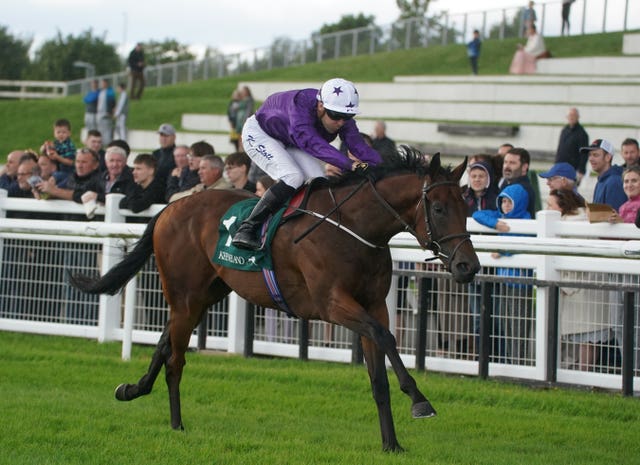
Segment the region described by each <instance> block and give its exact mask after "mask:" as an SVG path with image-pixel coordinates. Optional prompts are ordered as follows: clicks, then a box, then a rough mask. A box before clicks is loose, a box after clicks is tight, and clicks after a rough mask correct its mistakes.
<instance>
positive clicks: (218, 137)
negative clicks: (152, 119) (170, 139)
mask: <svg viewBox="0 0 640 465" xmlns="http://www.w3.org/2000/svg"><path fill="white" fill-rule="evenodd" d="M201 140H205V141H207V142H209V143H210V144H211V145H213V147H214V148H215V149H216V152H219V153H221V154H228V153H231V152H232V151H233V145H231V143H230V142H229V133H228V132H225V133H222V132H214V131H211V130H209V131H206V132H194V131H189V130H187V131H178V132H177V134H176V143H177V144H185V145H191V144H193V143H194V142H198V141H201ZM127 142H128V143H129V146H130V147H131V151H132V153H134V152H135V153H136V154H137V153H142V152H151V151H153V150H155V149H157V148H158V147H159V146H160V143H159V139H158V133H157V132H156V131H146V130H137V129H136V130H130V131H129V134H128V137H127Z"/></svg>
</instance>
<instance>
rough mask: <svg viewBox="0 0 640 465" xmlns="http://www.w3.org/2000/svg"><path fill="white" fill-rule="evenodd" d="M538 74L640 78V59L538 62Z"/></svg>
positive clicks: (590, 58)
mask: <svg viewBox="0 0 640 465" xmlns="http://www.w3.org/2000/svg"><path fill="white" fill-rule="evenodd" d="M537 73H538V74H565V75H585V74H590V75H592V76H593V75H598V76H617V77H620V76H629V77H640V57H636V56H622V57H610V56H605V57H580V58H551V59H548V60H538V63H537Z"/></svg>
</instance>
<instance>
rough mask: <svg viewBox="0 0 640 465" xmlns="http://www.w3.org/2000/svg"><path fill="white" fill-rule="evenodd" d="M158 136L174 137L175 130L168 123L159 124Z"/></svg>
mask: <svg viewBox="0 0 640 465" xmlns="http://www.w3.org/2000/svg"><path fill="white" fill-rule="evenodd" d="M158 134H164V135H166V136H175V135H176V128H174V127H173V126H171V125H170V124H169V123H164V124H161V125H160V127H159V128H158Z"/></svg>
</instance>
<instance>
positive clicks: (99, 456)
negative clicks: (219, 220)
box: [0, 332, 640, 465]
mask: <svg viewBox="0 0 640 465" xmlns="http://www.w3.org/2000/svg"><path fill="white" fill-rule="evenodd" d="M151 353H152V348H150V347H141V346H135V347H134V351H133V356H132V360H131V361H130V362H123V361H122V360H120V344H119V343H107V344H97V343H96V342H95V341H90V340H84V339H72V338H64V337H52V336H51V337H47V336H34V335H25V334H17V333H9V332H0V354H1V355H0V357H1V359H2V360H1V361H0V411H1V412H3V421H2V434H0V450H1V451H2V453H1V454H0V464H12V465H17V464H31V463H37V464H87V463H91V464H120V463H122V464H131V463H135V464H153V465H161V464H176V463H188V464H200V463H203V464H204V463H209V464H210V463H214V464H218V463H220V464H254V463H255V464H261V465H266V464H279V465H281V464H289V463H291V464H294V463H295V464H300V463H304V464H325V463H326V464H338V465H340V464H350V465H352V464H360V463H369V464H391V463H393V464H415V463H430V464H519V463H522V464H572V463H575V464H602V463H620V464H623V463H624V464H630V463H639V462H640V458H639V457H640V443H639V442H638V435H637V424H638V421H639V420H640V404H639V403H638V399H629V398H623V397H621V396H619V395H617V394H610V393H598V392H587V391H573V390H565V389H532V388H528V387H524V386H519V385H513V384H508V383H503V382H498V381H493V380H492V381H482V380H480V379H476V378H464V377H458V376H446V375H439V374H433V373H429V374H424V373H419V372H414V376H415V377H416V379H417V382H418V385H419V386H420V388H421V389H422V390H423V392H425V394H426V395H427V397H429V399H430V400H431V401H432V403H433V404H434V406H435V408H436V409H437V410H438V416H437V417H435V418H432V419H424V420H414V419H412V418H411V415H410V402H409V399H408V398H407V397H406V396H404V395H403V394H402V393H401V392H399V389H398V388H397V381H396V379H395V377H394V376H393V374H392V373H390V378H391V385H392V402H393V407H394V414H395V420H396V430H397V434H398V437H399V440H400V443H401V444H402V445H403V446H404V447H405V448H406V452H404V453H402V454H387V453H383V452H382V451H381V444H380V433H379V427H378V420H377V414H376V411H375V405H374V402H373V400H372V398H371V393H370V387H369V382H368V378H367V375H366V370H365V368H364V367H361V366H350V365H342V364H330V363H321V362H306V363H305V362H300V361H296V360H285V359H264V358H254V359H244V358H242V357H239V356H232V355H223V354H221V355H213V356H211V355H204V354H199V353H189V354H188V355H187V362H188V363H187V366H186V368H185V373H184V377H183V381H182V385H181V387H182V389H181V391H182V400H183V403H182V408H183V419H184V422H185V427H186V430H185V431H184V432H177V431H173V430H171V428H170V426H169V412H168V400H167V389H166V386H165V384H164V381H163V374H161V376H160V377H159V379H158V381H157V383H156V387H155V389H154V391H153V392H152V393H151V395H149V396H147V397H144V398H140V399H137V400H135V401H132V402H127V403H121V402H118V401H116V400H115V399H114V397H113V388H114V387H115V386H116V385H118V384H119V383H121V382H135V381H136V380H137V379H138V378H139V377H140V376H141V375H142V374H143V373H144V371H145V370H146V367H147V364H148V362H149V360H150V356H151Z"/></svg>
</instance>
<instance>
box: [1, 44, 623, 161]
mask: <svg viewBox="0 0 640 465" xmlns="http://www.w3.org/2000/svg"><path fill="white" fill-rule="evenodd" d="M546 41H547V45H548V47H549V48H550V49H551V50H552V51H553V54H554V56H556V57H567V56H590V55H591V56H593V55H620V54H621V51H622V33H620V32H614V33H607V34H593V35H586V36H571V37H554V38H548V39H547V40H546ZM516 42H518V41H516V40H515V39H510V40H504V41H496V40H488V41H485V42H484V44H483V48H482V57H481V59H480V70H481V74H483V75H499V74H506V73H507V68H508V67H509V63H510V60H511V57H512V55H513V51H514V50H515V44H516ZM469 73H470V71H469V63H468V61H467V57H466V52H465V47H464V45H448V46H438V45H434V46H431V47H428V48H418V49H411V50H400V51H395V52H386V53H378V54H375V55H364V56H358V57H353V58H343V59H339V60H333V61H326V62H323V63H309V64H307V65H304V66H296V67H292V68H285V69H274V70H271V71H263V72H258V73H250V74H244V75H240V76H234V77H232V78H224V79H211V80H208V81H198V82H194V83H191V84H179V85H176V86H169V87H162V88H148V89H147V90H146V91H145V96H144V98H143V99H142V100H140V101H134V102H132V104H131V109H130V112H129V115H130V117H129V122H128V126H129V127H130V128H136V129H156V128H157V127H158V125H159V124H160V123H162V122H171V123H173V124H174V125H175V126H176V127H178V128H179V127H180V120H181V115H182V114H183V113H215V114H225V113H226V108H227V103H228V101H229V96H230V95H231V92H232V90H233V89H234V88H235V87H236V86H237V83H238V82H239V81H243V80H245V81H246V80H271V81H284V80H286V81H312V82H318V84H320V83H321V82H322V81H324V80H326V79H328V78H331V77H334V76H338V75H339V76H344V77H346V78H348V79H351V80H353V81H355V82H356V83H357V82H391V80H392V79H393V77H394V76H397V75H416V74H429V75H466V74H469ZM83 112H84V106H83V104H82V100H81V96H71V97H67V98H63V99H59V100H52V101H14V100H0V127H2V128H3V134H4V137H2V138H0V163H4V161H5V159H6V155H7V154H8V153H9V152H10V151H11V150H15V149H17V148H35V149H37V148H39V147H40V145H41V144H42V142H43V141H44V140H45V139H51V138H52V131H53V122H54V121H55V120H56V119H58V118H67V119H69V120H70V121H71V123H72V129H73V135H72V139H73V140H74V141H75V142H76V143H77V144H80V143H81V141H80V140H79V134H80V129H81V127H82V124H83V123H82V121H83ZM407 118H408V119H411V115H407Z"/></svg>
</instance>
